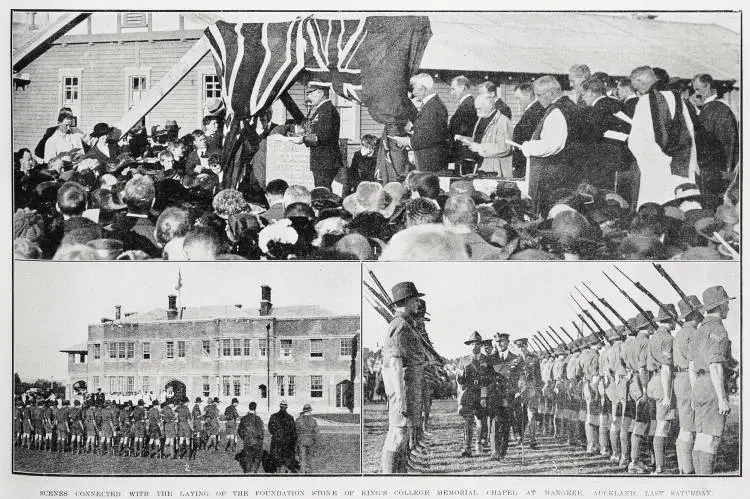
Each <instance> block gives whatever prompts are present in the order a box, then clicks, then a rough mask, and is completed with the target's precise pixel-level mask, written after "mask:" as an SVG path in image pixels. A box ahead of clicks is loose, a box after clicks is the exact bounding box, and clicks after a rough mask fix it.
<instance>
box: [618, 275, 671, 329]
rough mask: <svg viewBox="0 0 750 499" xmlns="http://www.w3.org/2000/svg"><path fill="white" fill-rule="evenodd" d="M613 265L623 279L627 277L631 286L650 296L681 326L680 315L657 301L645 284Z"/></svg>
mask: <svg viewBox="0 0 750 499" xmlns="http://www.w3.org/2000/svg"><path fill="white" fill-rule="evenodd" d="M614 267H615V269H617V271H618V272H619V273H620V274H622V275H623V276H625V279H627V280H628V281H630V283H631V284H632V285H633V286H635V287H636V288H638V290H639V291H640V292H641V293H643V294H644V295H646V296H648V297H649V298H651V301H652V302H654V303H656V304H657V305H658V306H659V308H660V309H662V310H664V312H666V313H667V315H668V316H670V317H671V318H672V319H673V320H674V321H676V322H677V324H679V325H680V326H682V321H681V320H680V317H679V316H678V315H677V314H676V313H673V312H672V311H671V310H669V309H668V308H667V307H666V306H665V305H664V304H663V303H662V302H661V301H659V299H658V298H657V297H656V296H654V294H653V293H652V292H651V291H649V290H648V289H646V286H644V285H643V284H641V283H640V282H637V281H634V280H633V279H631V278H630V277H629V276H628V275H627V274H626V273H625V272H623V271H622V270H620V268H619V267H618V266H617V265H614Z"/></svg>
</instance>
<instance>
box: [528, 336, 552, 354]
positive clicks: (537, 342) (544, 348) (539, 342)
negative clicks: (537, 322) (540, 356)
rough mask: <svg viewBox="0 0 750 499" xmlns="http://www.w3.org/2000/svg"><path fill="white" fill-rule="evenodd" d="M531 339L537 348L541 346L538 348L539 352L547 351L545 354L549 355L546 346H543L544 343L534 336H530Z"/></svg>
mask: <svg viewBox="0 0 750 499" xmlns="http://www.w3.org/2000/svg"><path fill="white" fill-rule="evenodd" d="M531 339H533V340H534V342H535V343H536V345H537V348H539V347H541V349H540V350H539V351H540V352H547V355H551V352H550V351H549V350H548V349H547V347H545V346H544V344H543V343H542V342H541V341H539V339H538V338H537V337H536V336H532V337H531Z"/></svg>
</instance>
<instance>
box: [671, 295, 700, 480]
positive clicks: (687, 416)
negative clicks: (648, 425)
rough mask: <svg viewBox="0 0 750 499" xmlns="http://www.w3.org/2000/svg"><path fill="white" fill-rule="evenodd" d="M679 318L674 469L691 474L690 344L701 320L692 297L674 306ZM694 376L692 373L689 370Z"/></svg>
mask: <svg viewBox="0 0 750 499" xmlns="http://www.w3.org/2000/svg"><path fill="white" fill-rule="evenodd" d="M677 306H678V307H679V309H680V317H682V318H683V319H684V322H683V323H682V329H680V330H679V331H677V334H675V336H674V341H673V342H672V357H673V363H674V371H675V373H674V382H673V386H674V394H675V398H676V399H677V419H678V420H679V422H680V432H679V434H678V435H677V441H676V442H675V447H676V451H677V468H678V471H679V473H680V474H681V475H692V474H693V473H695V468H694V467H693V455H692V452H693V443H694V441H695V411H694V410H693V383H694V381H695V376H694V374H691V372H690V367H691V365H692V364H693V344H694V342H695V341H696V335H697V334H698V326H699V325H700V323H701V321H702V320H703V316H702V315H701V313H700V309H701V307H702V306H703V304H701V302H700V300H699V299H698V297H697V296H695V295H690V296H687V297H686V299H685V300H680V301H679V302H678V303H677ZM693 373H694V371H693Z"/></svg>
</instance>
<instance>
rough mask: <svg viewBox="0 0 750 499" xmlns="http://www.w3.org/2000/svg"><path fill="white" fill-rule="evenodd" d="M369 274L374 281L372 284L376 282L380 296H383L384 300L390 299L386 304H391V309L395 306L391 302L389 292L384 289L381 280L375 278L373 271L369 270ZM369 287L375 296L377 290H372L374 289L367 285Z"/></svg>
mask: <svg viewBox="0 0 750 499" xmlns="http://www.w3.org/2000/svg"><path fill="white" fill-rule="evenodd" d="M367 273H368V274H370V278H371V279H372V282H374V283H375V285H376V286H377V287H378V289H379V290H380V294H381V295H382V297H383V298H388V299H387V300H385V301H384V303H387V304H389V306H388V308H391V307H392V306H393V302H392V301H391V300H390V295H389V294H388V291H386V290H385V288H384V287H383V285H382V284H381V283H380V280H379V279H378V278H377V277H376V276H375V273H374V272H373V271H372V270H370V269H367ZM365 284H367V283H365ZM367 286H368V287H369V288H370V289H371V290H372V291H373V294H375V290H374V289H372V287H370V285H369V284H367Z"/></svg>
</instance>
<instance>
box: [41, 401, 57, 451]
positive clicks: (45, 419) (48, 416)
mask: <svg viewBox="0 0 750 499" xmlns="http://www.w3.org/2000/svg"><path fill="white" fill-rule="evenodd" d="M54 405H55V403H54V402H53V401H51V400H50V401H47V403H46V404H44V405H43V406H42V427H43V428H44V443H43V448H44V450H47V451H51V450H52V433H53V431H54V427H53V421H54V416H53V413H52V406H54Z"/></svg>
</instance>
